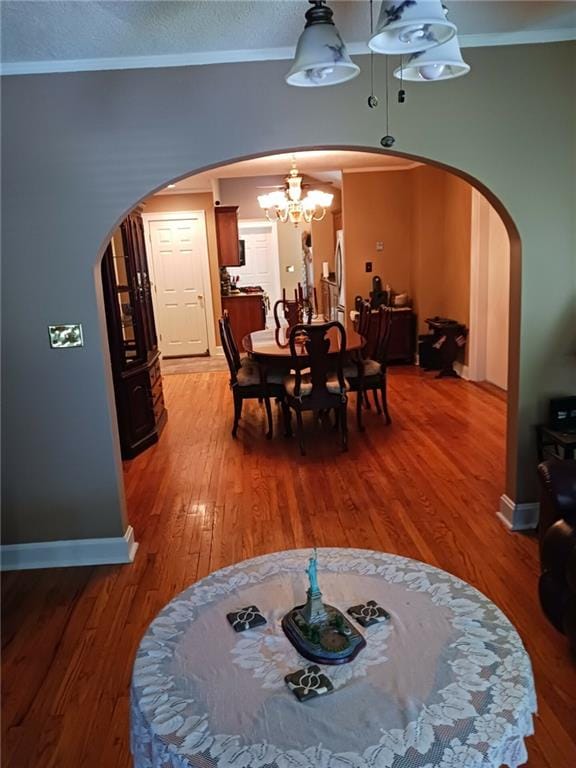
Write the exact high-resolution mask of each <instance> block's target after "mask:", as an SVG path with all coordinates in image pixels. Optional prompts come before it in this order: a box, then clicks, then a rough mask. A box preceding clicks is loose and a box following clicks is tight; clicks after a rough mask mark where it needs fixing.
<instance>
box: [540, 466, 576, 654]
mask: <svg viewBox="0 0 576 768" xmlns="http://www.w3.org/2000/svg"><path fill="white" fill-rule="evenodd" d="M538 475H539V477H540V483H541V488H542V494H541V504H540V523H539V537H540V564H541V570H542V574H541V576H540V582H539V592H540V603H541V605H542V608H543V610H544V613H545V614H546V616H547V618H548V619H549V621H550V622H551V623H552V624H553V625H554V626H555V627H556V629H558V630H559V631H560V632H562V633H563V634H565V635H566V636H567V637H568V640H569V642H570V645H571V647H572V648H573V650H574V651H576V461H570V460H564V461H556V460H550V461H544V462H542V463H541V464H540V465H539V466H538Z"/></svg>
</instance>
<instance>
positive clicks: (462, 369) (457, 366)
mask: <svg viewBox="0 0 576 768" xmlns="http://www.w3.org/2000/svg"><path fill="white" fill-rule="evenodd" d="M454 370H455V371H456V373H457V374H458V375H459V376H460V378H461V379H464V380H465V381H470V369H469V368H468V366H467V365H464V363H460V362H458V360H455V361H454Z"/></svg>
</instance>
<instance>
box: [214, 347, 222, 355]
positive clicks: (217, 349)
mask: <svg viewBox="0 0 576 768" xmlns="http://www.w3.org/2000/svg"><path fill="white" fill-rule="evenodd" d="M214 357H224V347H221V346H218V347H214Z"/></svg>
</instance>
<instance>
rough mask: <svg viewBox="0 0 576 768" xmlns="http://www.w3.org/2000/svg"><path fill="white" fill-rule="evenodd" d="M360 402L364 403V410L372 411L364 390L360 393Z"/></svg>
mask: <svg viewBox="0 0 576 768" xmlns="http://www.w3.org/2000/svg"><path fill="white" fill-rule="evenodd" d="M362 401H363V403H364V407H365V408H366V410H368V411H371V410H372V406H371V405H370V398H369V397H368V392H367V390H364V391H363V392H362Z"/></svg>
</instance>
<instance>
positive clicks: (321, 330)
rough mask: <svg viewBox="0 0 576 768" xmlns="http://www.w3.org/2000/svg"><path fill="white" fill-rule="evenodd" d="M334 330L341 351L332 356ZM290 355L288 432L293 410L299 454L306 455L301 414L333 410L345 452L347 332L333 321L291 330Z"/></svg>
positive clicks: (285, 385)
mask: <svg viewBox="0 0 576 768" xmlns="http://www.w3.org/2000/svg"><path fill="white" fill-rule="evenodd" d="M332 329H334V331H332V333H336V334H337V336H338V352H337V353H332V354H329V349H330V339H329V338H328V336H327V334H328V333H329V332H330V331H331V330H332ZM290 354H291V367H292V370H293V371H294V373H293V374H290V375H289V376H286V377H285V379H284V393H285V406H287V407H285V409H284V414H285V418H286V420H287V423H286V425H285V426H286V433H287V434H290V409H292V410H293V411H294V412H295V413H296V423H297V429H298V440H299V444H300V453H301V454H302V456H305V455H306V448H305V445H304V428H303V421H302V413H303V412H304V411H316V412H319V411H330V410H332V409H334V410H335V411H336V413H337V415H338V418H337V425H338V427H339V429H340V431H341V437H342V450H344V451H346V450H348V426H347V413H346V408H347V403H348V397H347V395H346V391H347V389H348V384H347V382H346V379H345V378H344V359H345V354H346V330H345V328H344V326H343V325H341V323H338V322H335V321H332V322H329V323H321V324H320V323H318V324H314V325H304V324H303V323H300V324H298V325H295V326H294V327H293V328H292V329H291V330H290Z"/></svg>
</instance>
